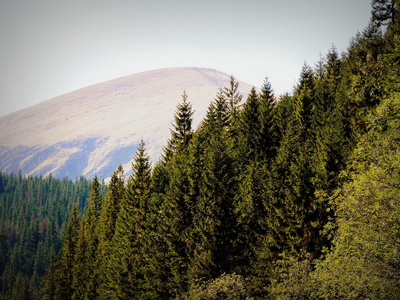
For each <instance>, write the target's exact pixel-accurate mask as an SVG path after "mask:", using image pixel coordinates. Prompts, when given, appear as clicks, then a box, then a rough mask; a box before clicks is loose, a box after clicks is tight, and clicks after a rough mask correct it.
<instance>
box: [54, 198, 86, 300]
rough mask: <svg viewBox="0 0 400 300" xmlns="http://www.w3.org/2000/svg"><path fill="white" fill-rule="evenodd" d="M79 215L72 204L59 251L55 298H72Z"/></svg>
mask: <svg viewBox="0 0 400 300" xmlns="http://www.w3.org/2000/svg"><path fill="white" fill-rule="evenodd" d="M79 228H80V217H79V215H78V208H77V206H76V205H74V206H73V208H72V212H71V215H70V217H69V221H68V225H67V230H66V233H65V237H64V242H63V246H62V248H61V251H60V256H59V259H58V268H57V279H56V282H57V284H56V299H72V296H73V294H74V291H75V289H74V278H75V271H76V268H77V264H76V257H77V249H78V248H77V245H78V239H79Z"/></svg>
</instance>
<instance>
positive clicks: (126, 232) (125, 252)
mask: <svg viewBox="0 0 400 300" xmlns="http://www.w3.org/2000/svg"><path fill="white" fill-rule="evenodd" d="M132 169H133V173H132V174H131V176H130V177H129V179H128V182H127V185H126V189H125V195H124V197H123V199H122V202H121V208H120V211H119V213H118V217H117V220H116V224H115V234H114V237H113V240H112V249H111V252H112V258H111V259H110V261H108V264H109V265H108V267H109V271H110V273H109V277H108V280H110V282H109V284H110V285H109V287H108V288H109V289H108V291H107V294H106V295H103V296H104V297H113V298H115V299H129V298H134V297H140V296H139V295H141V290H142V288H143V286H142V284H143V280H144V278H143V270H142V269H143V267H144V266H143V249H144V247H145V243H146V238H147V230H146V221H147V218H148V213H149V201H150V199H151V197H150V196H151V194H150V183H151V177H150V172H151V164H150V161H149V156H148V155H147V153H146V149H145V144H144V142H143V140H142V141H141V142H140V146H139V149H138V150H137V152H136V154H135V157H134V162H133V163H132Z"/></svg>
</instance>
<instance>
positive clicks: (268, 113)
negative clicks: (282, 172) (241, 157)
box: [259, 77, 278, 163]
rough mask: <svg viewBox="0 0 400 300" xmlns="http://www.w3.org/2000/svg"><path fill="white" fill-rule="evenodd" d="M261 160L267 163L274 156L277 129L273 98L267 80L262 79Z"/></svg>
mask: <svg viewBox="0 0 400 300" xmlns="http://www.w3.org/2000/svg"><path fill="white" fill-rule="evenodd" d="M259 98H260V100H259V101H260V123H261V129H260V130H261V133H260V134H261V140H260V151H261V153H260V154H261V158H262V159H263V160H265V161H268V162H269V163H270V162H271V160H272V159H273V158H274V157H275V155H276V148H277V147H278V145H277V143H278V141H277V139H278V137H277V128H276V125H275V116H274V109H275V105H276V104H275V96H274V93H273V90H272V87H271V83H270V82H269V80H268V78H267V77H266V78H265V79H264V83H263V86H262V88H261V93H260V97H259Z"/></svg>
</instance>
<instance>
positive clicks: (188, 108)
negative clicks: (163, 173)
mask: <svg viewBox="0 0 400 300" xmlns="http://www.w3.org/2000/svg"><path fill="white" fill-rule="evenodd" d="M187 98H188V96H187V94H186V91H184V92H183V95H182V103H179V104H178V105H177V109H176V112H175V115H174V119H175V124H172V126H173V129H171V130H170V131H171V138H170V139H169V140H168V142H167V146H166V147H164V153H163V160H164V162H168V161H169V160H170V159H171V157H172V155H173V154H174V153H175V152H176V151H178V149H180V148H182V147H187V145H188V144H189V141H190V139H191V137H192V134H193V130H192V119H193V118H192V116H193V113H194V111H193V109H192V105H191V103H190V102H188V101H187Z"/></svg>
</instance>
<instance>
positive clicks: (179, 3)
mask: <svg viewBox="0 0 400 300" xmlns="http://www.w3.org/2000/svg"><path fill="white" fill-rule="evenodd" d="M370 2H371V1H370V0H334V1H333V0H302V1H300V0H286V1H278V0H242V1H237V0H230V1H229V0H223V1H222V0H196V1H191V0H186V1H184V0H163V1H161V0H158V1H155V0H142V1H136V0H113V1H111V0H109V1H102V0H97V1H86V0H68V1H65V0H1V3H0V43H1V44H0V45H1V46H0V66H1V67H0V116H1V115H5V114H8V113H10V112H13V111H16V110H19V109H21V108H24V107H27V106H31V105H33V104H36V103H38V102H42V101H44V100H47V99H50V98H53V97H56V96H59V95H62V94H65V93H68V92H71V91H74V90H76V89H79V88H82V87H85V86H88V85H91V84H95V83H99V82H102V81H106V80H109V79H114V78H117V77H121V76H124V75H129V74H133V73H138V72H142V71H147V70H152V69H158V68H164V67H180V66H196V67H208V68H213V69H217V70H220V71H223V72H225V73H228V74H232V75H234V76H235V77H237V78H239V79H240V80H243V81H245V82H248V83H250V84H253V85H255V86H257V87H259V86H261V84H262V82H263V80H264V78H265V76H268V77H269V79H270V82H271V84H272V87H273V89H274V90H275V92H276V93H278V94H280V93H284V92H290V91H291V90H292V87H293V86H294V84H295V83H296V81H297V79H298V75H299V73H300V71H301V67H302V65H303V64H304V62H307V63H308V64H309V65H312V66H314V65H315V64H316V63H317V61H318V60H319V58H320V54H322V55H323V56H325V54H326V53H327V51H328V50H329V48H330V47H331V46H332V44H335V45H336V47H337V49H338V51H339V52H342V51H345V50H346V49H347V47H348V45H349V41H350V39H351V37H353V36H354V35H355V34H356V33H357V31H363V30H364V28H365V27H366V25H367V24H368V21H369V18H370ZM189 97H190V95H189ZM210 100H212V99H210Z"/></svg>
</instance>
